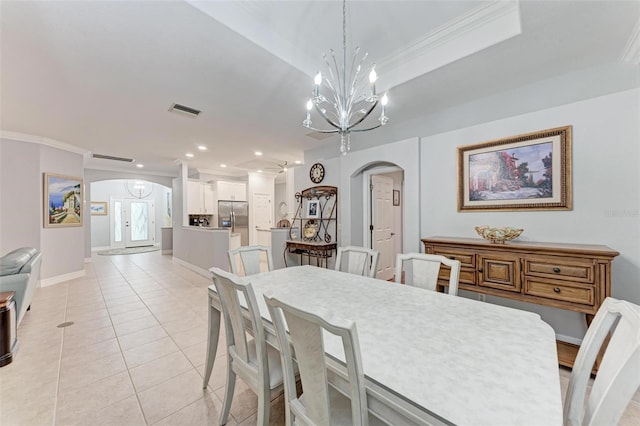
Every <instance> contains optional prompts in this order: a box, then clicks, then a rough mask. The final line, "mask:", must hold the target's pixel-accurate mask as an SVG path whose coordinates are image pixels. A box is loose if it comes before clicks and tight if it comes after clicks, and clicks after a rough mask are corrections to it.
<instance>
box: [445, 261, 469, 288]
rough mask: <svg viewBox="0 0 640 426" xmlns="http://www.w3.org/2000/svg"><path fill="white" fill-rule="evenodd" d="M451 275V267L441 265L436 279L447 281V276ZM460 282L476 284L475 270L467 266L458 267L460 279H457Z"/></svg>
mask: <svg viewBox="0 0 640 426" xmlns="http://www.w3.org/2000/svg"><path fill="white" fill-rule="evenodd" d="M450 275H451V268H449V267H448V266H444V265H442V266H441V267H440V272H439V273H438V279H439V280H440V281H444V282H449V276H450ZM458 281H459V282H460V283H462V284H469V285H476V271H475V270H473V269H469V268H460V279H459V280H458Z"/></svg>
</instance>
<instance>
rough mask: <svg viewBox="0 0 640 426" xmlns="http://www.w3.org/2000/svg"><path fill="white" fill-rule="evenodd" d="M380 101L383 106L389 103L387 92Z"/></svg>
mask: <svg viewBox="0 0 640 426" xmlns="http://www.w3.org/2000/svg"><path fill="white" fill-rule="evenodd" d="M380 103H381V104H382V106H385V105H387V103H389V98H388V97H387V94H386V93H385V94H384V96H383V97H382V99H380Z"/></svg>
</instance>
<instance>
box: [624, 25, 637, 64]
mask: <svg viewBox="0 0 640 426" xmlns="http://www.w3.org/2000/svg"><path fill="white" fill-rule="evenodd" d="M622 61H624V62H630V63H632V64H634V65H640V20H639V21H638V22H636V25H635V27H634V28H633V31H631V36H630V37H629V40H628V41H627V45H626V46H625V48H624V51H623V53H622Z"/></svg>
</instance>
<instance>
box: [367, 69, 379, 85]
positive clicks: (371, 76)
mask: <svg viewBox="0 0 640 426" xmlns="http://www.w3.org/2000/svg"><path fill="white" fill-rule="evenodd" d="M377 79H378V74H377V73H376V69H375V68H371V72H370V73H369V83H371V84H373V83H375V82H376V80H377Z"/></svg>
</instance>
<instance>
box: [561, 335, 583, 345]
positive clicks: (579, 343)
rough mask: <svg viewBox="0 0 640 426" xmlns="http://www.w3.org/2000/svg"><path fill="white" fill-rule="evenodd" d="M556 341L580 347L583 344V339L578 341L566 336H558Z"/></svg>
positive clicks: (575, 338)
mask: <svg viewBox="0 0 640 426" xmlns="http://www.w3.org/2000/svg"><path fill="white" fill-rule="evenodd" d="M556 340H559V341H561V342H567V343H571V344H572V345H578V346H580V345H581V344H582V339H578V338H577V337H571V336H565V335H564V334H556Z"/></svg>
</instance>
